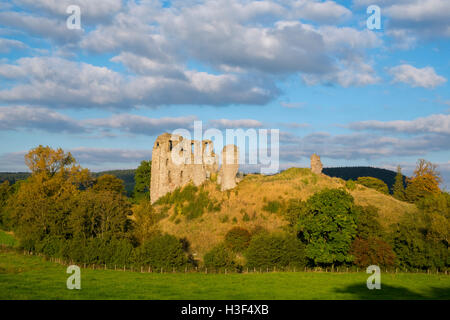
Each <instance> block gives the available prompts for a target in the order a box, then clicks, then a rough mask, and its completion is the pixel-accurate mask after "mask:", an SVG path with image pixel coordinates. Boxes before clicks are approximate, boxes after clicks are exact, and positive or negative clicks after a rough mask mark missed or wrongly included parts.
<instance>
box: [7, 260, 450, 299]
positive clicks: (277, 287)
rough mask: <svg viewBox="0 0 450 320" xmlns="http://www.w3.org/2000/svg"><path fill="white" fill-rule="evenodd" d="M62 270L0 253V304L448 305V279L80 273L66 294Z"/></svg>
mask: <svg viewBox="0 0 450 320" xmlns="http://www.w3.org/2000/svg"><path fill="white" fill-rule="evenodd" d="M68 276H69V274H66V267H65V266H62V265H59V264H56V263H51V262H48V261H44V259H43V258H41V257H37V256H24V255H22V254H20V253H16V252H0V288H1V289H0V299H149V300H154V299H164V300H166V299H168V300H170V299H219V300H226V299H450V276H446V275H436V274H404V273H399V274H382V277H381V286H382V289H381V290H368V289H367V287H366V280H367V277H368V275H367V274H365V273H361V272H360V273H314V272H296V273H285V272H275V273H262V274H259V273H248V274H247V273H243V274H204V273H187V274H185V273H179V274H172V273H164V274H157V273H139V272H129V271H127V272H124V271H114V270H92V269H82V270H81V290H68V289H67V288H66V280H67V277H68Z"/></svg>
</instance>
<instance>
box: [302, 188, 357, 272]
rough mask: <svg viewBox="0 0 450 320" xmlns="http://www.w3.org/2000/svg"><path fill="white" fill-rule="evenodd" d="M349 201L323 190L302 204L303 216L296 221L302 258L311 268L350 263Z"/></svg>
mask: <svg viewBox="0 0 450 320" xmlns="http://www.w3.org/2000/svg"><path fill="white" fill-rule="evenodd" d="M353 202H354V200H353V197H352V196H351V195H350V194H349V193H347V192H346V191H344V190H340V189H325V190H323V191H320V192H318V193H316V194H314V195H313V196H312V197H310V198H309V199H308V200H307V201H306V210H305V214H304V215H302V216H301V217H300V219H299V221H298V224H297V228H298V232H299V233H298V234H299V238H300V239H301V240H302V242H304V243H305V244H306V255H307V257H308V258H309V259H311V260H312V261H313V262H314V263H315V264H319V265H330V264H335V263H339V264H342V263H345V262H351V261H352V260H353V257H352V256H351V255H350V254H348V252H349V250H350V245H351V243H352V240H353V239H354V237H355V235H356V231H357V223H356V222H357V212H356V210H355V208H354V204H353Z"/></svg>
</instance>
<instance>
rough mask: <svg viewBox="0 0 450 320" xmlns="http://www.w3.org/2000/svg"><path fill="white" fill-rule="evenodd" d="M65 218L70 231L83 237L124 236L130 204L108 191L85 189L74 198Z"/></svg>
mask: <svg viewBox="0 0 450 320" xmlns="http://www.w3.org/2000/svg"><path fill="white" fill-rule="evenodd" d="M74 202H75V203H74V205H73V207H72V210H71V214H70V215H69V218H68V225H69V230H70V233H71V234H72V235H73V237H80V238H83V239H89V238H100V239H112V238H119V239H120V238H124V237H126V236H127V231H128V230H129V228H130V221H129V220H128V216H129V215H131V213H132V212H131V205H130V203H129V202H128V200H127V199H126V198H125V196H123V195H121V194H118V193H114V192H111V191H96V190H87V191H85V192H83V193H80V194H79V195H78V196H77V197H76V198H75V201H74Z"/></svg>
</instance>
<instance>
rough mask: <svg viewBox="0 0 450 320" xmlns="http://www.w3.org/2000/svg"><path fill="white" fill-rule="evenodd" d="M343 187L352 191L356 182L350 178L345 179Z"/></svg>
mask: <svg viewBox="0 0 450 320" xmlns="http://www.w3.org/2000/svg"><path fill="white" fill-rule="evenodd" d="M345 187H346V188H347V189H348V190H350V191H353V190H355V189H356V183H355V181H353V180H352V179H350V180H347V181H346V182H345Z"/></svg>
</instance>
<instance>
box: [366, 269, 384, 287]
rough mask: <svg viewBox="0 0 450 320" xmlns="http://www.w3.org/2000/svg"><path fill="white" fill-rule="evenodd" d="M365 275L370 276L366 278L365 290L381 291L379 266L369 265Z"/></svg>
mask: <svg viewBox="0 0 450 320" xmlns="http://www.w3.org/2000/svg"><path fill="white" fill-rule="evenodd" d="M366 273H369V274H372V275H371V276H370V277H369V278H367V289H369V290H373V289H377V290H379V289H381V270H380V267H379V266H376V265H371V266H368V267H367V270H366Z"/></svg>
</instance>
